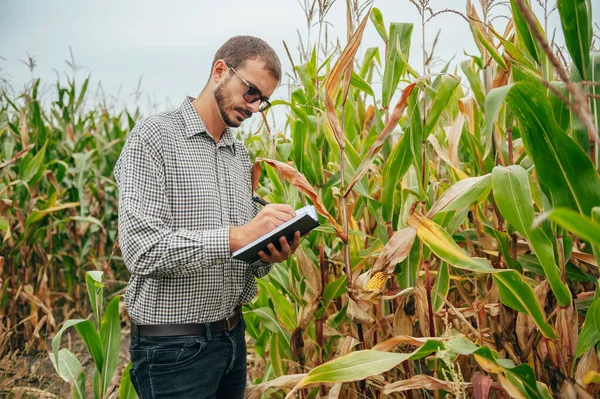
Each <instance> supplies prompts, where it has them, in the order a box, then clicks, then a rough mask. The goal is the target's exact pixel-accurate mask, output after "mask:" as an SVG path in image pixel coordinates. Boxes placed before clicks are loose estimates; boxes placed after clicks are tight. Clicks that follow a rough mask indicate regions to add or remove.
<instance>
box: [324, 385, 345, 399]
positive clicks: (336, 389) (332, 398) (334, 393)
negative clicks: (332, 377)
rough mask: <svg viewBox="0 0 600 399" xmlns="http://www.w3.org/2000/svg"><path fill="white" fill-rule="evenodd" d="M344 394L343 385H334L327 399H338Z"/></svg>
mask: <svg viewBox="0 0 600 399" xmlns="http://www.w3.org/2000/svg"><path fill="white" fill-rule="evenodd" d="M341 392H342V383H337V384H333V386H332V387H331V389H330V390H329V392H328V393H327V399H338V398H339V397H340V393H341Z"/></svg>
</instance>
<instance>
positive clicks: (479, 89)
mask: <svg viewBox="0 0 600 399" xmlns="http://www.w3.org/2000/svg"><path fill="white" fill-rule="evenodd" d="M460 69H462V71H463V73H464V74H465V76H466V77H467V80H468V81H469V86H470V87H471V90H472V91H473V94H474V95H475V99H476V100H477V104H478V105H479V108H481V109H483V107H484V104H485V102H486V95H485V90H484V89H483V85H482V84H481V80H480V79H479V76H478V75H477V72H476V71H475V62H474V61H472V60H465V61H462V62H461V63H460ZM488 95H489V93H488Z"/></svg>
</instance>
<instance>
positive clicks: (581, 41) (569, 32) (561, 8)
mask: <svg viewBox="0 0 600 399" xmlns="http://www.w3.org/2000/svg"><path fill="white" fill-rule="evenodd" d="M557 6H558V14H559V15H560V23H561V25H562V29H563V33H564V35H565V43H566V45H567V49H568V50H569V54H571V59H572V60H573V63H574V64H575V66H576V67H577V69H578V70H579V74H580V75H581V77H582V78H583V79H584V80H587V78H588V76H589V73H588V65H589V64H590V47H591V45H592V33H593V29H592V4H591V2H590V0H558V2H557Z"/></svg>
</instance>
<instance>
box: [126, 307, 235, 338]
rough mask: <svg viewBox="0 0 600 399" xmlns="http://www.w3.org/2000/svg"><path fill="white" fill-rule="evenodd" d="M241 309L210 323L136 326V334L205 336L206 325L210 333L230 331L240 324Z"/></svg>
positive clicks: (151, 335) (149, 335)
mask: <svg viewBox="0 0 600 399" xmlns="http://www.w3.org/2000/svg"><path fill="white" fill-rule="evenodd" d="M241 316H242V309H241V307H240V306H238V307H236V309H235V310H234V312H233V313H232V314H230V315H229V316H227V317H226V318H224V319H221V320H217V321H213V322H210V323H189V324H138V325H137V327H138V333H139V335H142V336H147V337H171V336H179V335H204V334H206V324H208V325H209V326H210V332H211V333H213V334H214V333H218V332H221V331H231V330H233V329H234V328H235V326H237V324H238V323H239V322H240V320H241Z"/></svg>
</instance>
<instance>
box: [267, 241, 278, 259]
mask: <svg viewBox="0 0 600 399" xmlns="http://www.w3.org/2000/svg"><path fill="white" fill-rule="evenodd" d="M267 249H268V250H269V252H270V253H271V258H274V259H278V258H279V251H278V250H277V248H276V247H275V245H273V244H269V245H267Z"/></svg>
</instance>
